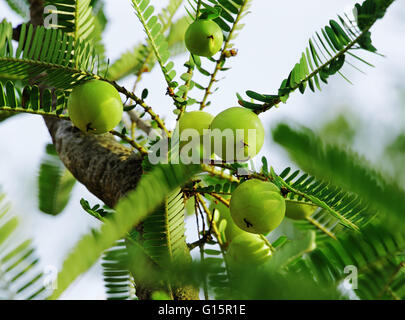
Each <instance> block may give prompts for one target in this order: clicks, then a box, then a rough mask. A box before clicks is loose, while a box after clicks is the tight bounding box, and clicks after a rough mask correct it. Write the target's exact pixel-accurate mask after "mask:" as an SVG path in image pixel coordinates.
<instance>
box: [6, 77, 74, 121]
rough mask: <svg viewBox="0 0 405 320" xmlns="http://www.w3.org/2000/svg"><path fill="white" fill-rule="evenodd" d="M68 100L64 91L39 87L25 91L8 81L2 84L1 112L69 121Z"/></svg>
mask: <svg viewBox="0 0 405 320" xmlns="http://www.w3.org/2000/svg"><path fill="white" fill-rule="evenodd" d="M66 103H67V98H66V96H65V93H64V91H61V90H54V91H53V92H52V91H51V90H49V89H44V90H43V91H42V92H40V90H39V87H38V86H32V87H31V86H25V87H24V88H23V90H22V91H21V90H19V88H16V86H15V84H14V83H13V82H11V81H7V82H6V83H5V85H4V86H3V85H2V84H1V83H0V110H2V111H5V112H8V113H31V114H37V115H48V116H52V117H58V118H60V119H69V116H67V115H66V112H65V111H66V109H67V108H66Z"/></svg>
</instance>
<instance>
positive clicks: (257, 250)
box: [228, 232, 271, 266]
mask: <svg viewBox="0 0 405 320" xmlns="http://www.w3.org/2000/svg"><path fill="white" fill-rule="evenodd" d="M228 257H229V262H230V263H231V265H232V264H236V266H239V265H240V264H251V265H261V264H263V263H265V262H266V261H267V260H268V259H269V258H270V257H271V250H270V248H269V246H268V245H267V244H266V242H265V241H264V240H263V239H262V238H261V237H260V236H259V235H257V234H251V233H247V232H244V233H242V234H240V235H238V236H236V237H235V238H234V239H233V241H232V242H231V244H230V245H229V248H228Z"/></svg>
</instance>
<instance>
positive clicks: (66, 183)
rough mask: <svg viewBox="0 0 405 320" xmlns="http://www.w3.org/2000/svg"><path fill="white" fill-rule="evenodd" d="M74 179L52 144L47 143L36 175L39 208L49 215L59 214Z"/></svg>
mask: <svg viewBox="0 0 405 320" xmlns="http://www.w3.org/2000/svg"><path fill="white" fill-rule="evenodd" d="M75 183H76V179H75V178H74V177H73V176H72V174H71V173H70V172H69V171H68V170H67V169H66V168H65V166H64V165H63V163H62V161H61V160H60V159H59V157H58V154H57V153H56V150H55V148H54V146H53V145H51V144H50V145H47V147H46V155H45V156H44V158H43V160H42V163H41V167H40V170H39V176H38V189H39V193H38V200H39V209H40V210H41V211H42V212H44V213H46V214H49V215H52V216H56V215H58V214H60V213H61V212H62V211H63V210H64V209H65V207H66V205H67V204H68V202H69V199H70V195H71V192H72V189H73V187H74V185H75Z"/></svg>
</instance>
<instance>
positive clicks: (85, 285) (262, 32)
mask: <svg viewBox="0 0 405 320" xmlns="http://www.w3.org/2000/svg"><path fill="white" fill-rule="evenodd" d="M151 2H152V3H153V4H154V5H155V7H157V8H159V7H163V6H164V5H165V4H166V3H167V1H160V0H159V1H158V0H151ZM356 2H357V1H351V0H328V1H324V0H307V1H300V0H285V1H265V0H256V1H253V5H252V8H251V11H252V13H251V14H250V15H249V16H247V18H246V19H245V21H244V22H245V23H246V27H245V28H244V29H243V30H242V32H241V35H240V37H239V38H238V39H237V42H236V43H237V45H236V47H237V49H238V50H239V53H238V56H237V57H236V58H234V59H232V60H231V61H230V63H229V65H230V66H231V67H232V69H231V70H230V71H228V72H227V73H226V74H223V76H224V77H225V78H224V79H223V80H221V83H220V86H221V89H220V91H219V92H217V93H216V94H215V96H213V98H212V101H213V103H212V106H211V107H210V108H209V109H207V110H208V111H210V112H212V113H213V114H217V113H219V112H220V111H222V110H223V109H226V108H229V107H232V106H235V105H236V103H237V100H236V96H235V93H236V92H239V93H244V91H246V90H248V89H252V90H255V91H258V92H263V93H269V94H271V93H276V92H277V89H278V87H279V85H280V83H281V80H282V79H284V78H285V77H286V76H287V75H288V73H289V71H290V70H291V69H292V67H293V66H294V64H295V63H297V62H298V61H299V58H300V56H301V53H302V51H303V50H304V49H305V46H306V45H307V41H308V38H309V37H310V36H311V35H312V34H313V32H314V31H318V30H319V29H320V28H321V27H323V26H324V25H325V24H327V23H328V21H329V19H331V18H336V15H337V14H338V13H339V14H340V13H342V12H344V11H347V10H348V9H350V8H351V7H352V6H353V4H354V3H356ZM106 12H107V15H108V17H109V18H110V24H109V25H108V28H107V31H106V34H105V44H106V48H107V55H108V56H109V57H110V58H111V60H115V59H116V58H117V57H119V56H120V54H121V53H122V52H124V51H125V50H128V49H131V48H132V46H133V45H134V44H135V43H137V42H139V41H142V40H143V39H144V33H143V31H142V28H141V25H140V24H139V22H138V21H137V18H136V16H135V14H134V12H133V9H132V7H131V2H130V1H128V0H114V1H111V0H108V1H107V10H106ZM182 13H185V11H184V10H183V11H182ZM3 17H7V19H8V20H10V21H12V22H13V23H14V24H15V25H17V24H18V23H20V19H18V18H17V17H16V16H15V15H13V14H12V13H11V12H10V11H9V9H8V8H7V6H6V5H5V2H4V1H3V0H0V19H2V18H3ZM404 17H405V6H404V4H403V2H401V1H397V2H396V3H395V4H394V5H393V6H392V8H390V10H389V12H388V15H387V17H386V18H385V19H384V20H382V21H379V22H378V23H377V24H376V26H375V27H374V29H373V30H372V31H373V41H374V44H375V46H376V47H377V48H379V49H380V51H381V53H383V54H384V55H386V58H382V57H379V56H376V55H371V54H366V55H363V56H364V57H366V58H367V59H368V61H370V62H371V63H373V64H374V65H375V66H376V68H375V69H372V68H369V67H366V66H363V65H360V64H358V63H356V65H357V66H360V67H361V68H362V69H363V70H364V71H365V72H366V73H367V75H364V74H361V73H359V72H357V71H355V70H354V69H353V68H350V67H346V68H345V69H344V73H345V75H346V76H348V77H349V78H350V79H351V81H352V82H353V83H354V86H352V85H350V84H348V83H347V82H345V81H344V80H343V79H342V78H340V77H334V78H331V80H330V84H329V86H327V87H324V89H323V91H322V92H321V93H317V94H313V93H310V92H309V91H308V93H306V94H305V95H304V96H302V95H301V94H299V93H295V94H293V96H292V97H291V99H290V100H289V101H288V104H287V105H281V107H280V109H277V110H273V111H272V112H269V113H267V114H265V115H263V116H262V120H263V122H264V124H265V126H266V129H267V130H268V132H270V131H269V129H270V128H271V127H272V126H273V125H274V124H275V123H277V122H278V121H280V120H282V119H294V120H297V121H299V122H300V123H303V124H306V125H309V126H312V127H319V123H320V122H319V120H320V119H328V118H332V117H333V115H335V114H337V113H338V112H341V111H342V110H345V109H344V108H346V107H345V106H349V107H347V108H350V111H352V112H354V113H355V114H361V115H362V119H364V122H365V123H367V126H365V127H364V128H362V129H361V131H360V137H361V138H362V139H361V141H362V143H361V144H358V149H359V150H360V151H361V152H363V153H365V154H367V155H368V156H369V157H370V158H373V157H376V156H378V153H379V152H380V151H381V150H379V149H378V145H379V142H380V141H385V140H387V139H389V138H390V137H392V136H394V135H395V134H396V133H398V132H399V130H401V125H402V130H403V129H404V127H405V123H404V121H403V120H404V114H403V113H400V110H399V109H398V108H397V107H396V106H397V104H398V103H397V102H398V99H397V92H396V90H395V88H396V86H397V85H398V83H399V82H400V80H401V79H400V77H401V76H403V75H404V74H405V64H404V57H405V46H404V45H403V39H404V38H403V37H404V36H403V34H404V30H405V28H404V27H405V23H404ZM185 59H186V55H183V56H180V57H178V58H176V59H175V63H176V66H177V70H178V74H181V73H182V71H183V70H184V68H183V67H182V65H183V63H184V62H185ZM122 83H123V84H124V85H125V86H127V87H128V88H131V87H132V83H133V79H132V78H131V79H127V80H125V81H123V82H122ZM145 87H147V88H149V89H150V90H149V91H150V94H149V97H148V102H149V104H150V105H152V106H153V107H155V108H156V110H157V112H158V113H159V114H161V115H162V116H166V118H167V121H168V123H169V124H170V125H171V126H173V124H174V116H173V115H172V113H171V111H172V105H171V101H170V99H169V98H168V97H167V96H166V95H165V93H166V89H165V88H166V86H165V83H164V79H163V77H162V75H161V73H160V72H159V69H158V68H155V69H154V71H153V72H152V73H151V74H146V75H145V77H144V80H143V81H142V83H141V85H140V86H139V90H142V89H143V88H145ZM398 119H402V123H401V122H400V121H398ZM268 134H269V133H268ZM268 140H270V139H269V137H268ZM49 142H50V138H49V134H48V133H47V131H46V128H45V126H44V124H43V120H42V119H41V118H40V117H35V116H29V115H27V116H26V115H22V116H18V117H15V118H13V119H11V120H9V121H7V122H6V123H4V124H1V125H0V150H1V155H0V186H2V188H3V190H4V191H5V192H6V193H7V195H8V199H9V200H10V201H11V202H12V203H13V207H14V209H15V211H16V212H17V213H19V214H20V215H21V216H22V217H23V227H24V230H25V231H26V232H27V233H28V234H30V235H31V236H32V237H34V239H35V244H36V245H37V247H38V249H39V254H40V256H41V259H42V264H43V265H54V266H56V267H60V265H61V263H62V261H63V257H64V256H65V255H66V253H67V252H68V250H69V248H71V247H72V246H73V245H74V243H75V242H76V241H77V239H78V237H79V236H80V235H81V234H83V233H85V232H86V231H87V230H88V229H89V227H94V226H97V222H96V221H94V219H93V218H91V217H89V216H87V215H86V213H84V212H83V210H82V209H81V207H80V205H79V200H80V198H81V197H85V198H86V199H88V200H90V202H91V203H96V202H97V199H95V198H94V197H93V196H91V195H89V193H88V192H87V191H86V190H85V188H84V187H82V186H80V187H79V186H77V187H76V189H75V193H74V196H73V199H72V201H71V203H70V204H69V207H68V208H67V209H66V211H65V212H64V213H63V214H61V215H60V216H58V217H56V218H53V217H47V216H45V215H43V214H41V213H39V212H38V210H37V209H36V207H37V200H36V173H37V171H38V167H39V161H40V158H41V156H42V155H43V152H44V147H45V145H46V144H47V143H49ZM370 150H372V151H373V152H370ZM262 153H263V154H266V155H267V156H268V157H269V159H271V161H272V163H271V164H272V165H274V166H275V167H276V168H277V169H281V168H284V167H285V166H286V158H285V154H284V152H282V151H281V150H280V149H279V148H278V147H277V146H275V145H274V144H272V143H270V141H269V143H268V144H267V145H266V148H265V149H264V150H263V152H262ZM257 159H258V160H259V161H260V157H258V158H257ZM191 231H192V232H194V229H193V230H191ZM63 297H64V298H66V299H69V298H78V299H98V298H103V297H104V289H103V287H102V282H101V277H100V268H99V267H97V266H96V267H95V268H93V269H92V270H91V272H88V273H87V274H86V275H84V276H83V277H82V278H80V279H79V281H77V282H76V283H75V284H74V285H73V286H72V287H71V288H70V289H69V290H68V291H67V292H66V293H65V295H64V296H63Z"/></svg>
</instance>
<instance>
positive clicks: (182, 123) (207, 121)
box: [178, 111, 214, 160]
mask: <svg viewBox="0 0 405 320" xmlns="http://www.w3.org/2000/svg"><path fill="white" fill-rule="evenodd" d="M213 119H214V116H213V115H211V114H210V113H208V112H204V111H190V112H186V113H184V115H183V116H182V117H181V118H180V120H179V123H178V130H179V134H180V137H181V134H182V133H183V132H184V131H185V130H187V129H194V130H196V131H197V132H198V134H199V136H200V141H199V145H195V146H193V148H192V149H193V150H195V151H196V152H199V153H200V159H201V160H202V159H203V158H211V157H212V154H210V152H208V151H205V150H204V148H203V142H204V138H203V137H204V130H208V129H209V128H210V125H211V122H212V120H213ZM191 141H192V138H191V137H190V138H189V139H188V140H187V141H180V150H181V148H183V147H184V146H185V145H186V144H188V143H190V142H191ZM190 152H191V151H190Z"/></svg>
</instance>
